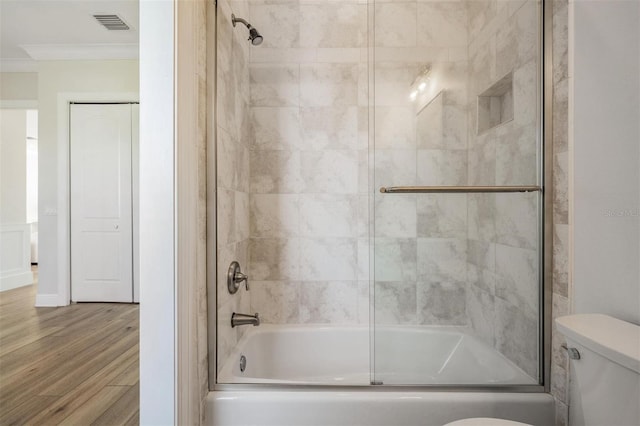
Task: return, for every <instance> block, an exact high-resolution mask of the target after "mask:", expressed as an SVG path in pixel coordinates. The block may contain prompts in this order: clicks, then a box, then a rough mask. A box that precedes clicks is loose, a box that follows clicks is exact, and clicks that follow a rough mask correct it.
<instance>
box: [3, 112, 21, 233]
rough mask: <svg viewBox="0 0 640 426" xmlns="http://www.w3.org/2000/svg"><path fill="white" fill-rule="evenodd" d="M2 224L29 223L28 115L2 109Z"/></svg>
mask: <svg viewBox="0 0 640 426" xmlns="http://www.w3.org/2000/svg"><path fill="white" fill-rule="evenodd" d="M0 129H1V134H0V161H1V162H2V164H1V165H0V174H1V175H0V186H1V190H0V193H1V198H0V223H3V224H6V223H21V224H22V223H25V222H26V221H27V112H26V110H19V109H3V110H0Z"/></svg>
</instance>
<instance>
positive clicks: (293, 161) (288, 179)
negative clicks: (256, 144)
mask: <svg viewBox="0 0 640 426" xmlns="http://www.w3.org/2000/svg"><path fill="white" fill-rule="evenodd" d="M250 164H251V176H250V187H251V193H254V194H255V193H271V194H276V193H280V194H291V193H299V192H301V191H302V189H303V188H304V181H303V180H302V168H301V167H302V166H301V163H300V153H299V152H295V151H251V160H250Z"/></svg>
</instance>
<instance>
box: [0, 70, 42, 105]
mask: <svg viewBox="0 0 640 426" xmlns="http://www.w3.org/2000/svg"><path fill="white" fill-rule="evenodd" d="M37 100H38V74H37V73H35V72H3V73H0V101H2V103H3V104H4V103H9V102H14V101H20V102H22V101H37ZM13 106H16V105H15V104H14V105H13Z"/></svg>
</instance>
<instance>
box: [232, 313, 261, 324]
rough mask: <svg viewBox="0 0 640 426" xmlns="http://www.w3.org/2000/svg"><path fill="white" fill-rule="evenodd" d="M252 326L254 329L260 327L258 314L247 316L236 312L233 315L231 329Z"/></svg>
mask: <svg viewBox="0 0 640 426" xmlns="http://www.w3.org/2000/svg"><path fill="white" fill-rule="evenodd" d="M248 324H251V325H253V326H254V327H257V326H259V325H260V317H259V316H258V313H257V312H256V314H255V315H247V314H239V313H236V312H234V313H233V314H231V327H235V326H237V325H248Z"/></svg>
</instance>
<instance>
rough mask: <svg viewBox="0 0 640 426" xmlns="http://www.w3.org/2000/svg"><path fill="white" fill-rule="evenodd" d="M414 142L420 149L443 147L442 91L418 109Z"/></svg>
mask: <svg viewBox="0 0 640 426" xmlns="http://www.w3.org/2000/svg"><path fill="white" fill-rule="evenodd" d="M416 142H417V146H418V148H421V149H444V148H446V146H445V143H444V92H440V93H439V94H438V95H437V96H436V97H435V98H433V99H432V100H431V102H429V103H428V104H427V105H425V106H424V108H422V110H420V112H419V113H418V116H417V118H416Z"/></svg>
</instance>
